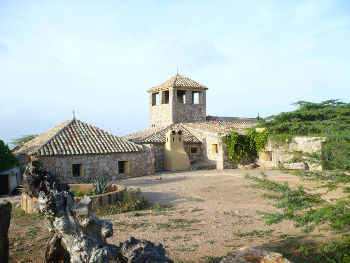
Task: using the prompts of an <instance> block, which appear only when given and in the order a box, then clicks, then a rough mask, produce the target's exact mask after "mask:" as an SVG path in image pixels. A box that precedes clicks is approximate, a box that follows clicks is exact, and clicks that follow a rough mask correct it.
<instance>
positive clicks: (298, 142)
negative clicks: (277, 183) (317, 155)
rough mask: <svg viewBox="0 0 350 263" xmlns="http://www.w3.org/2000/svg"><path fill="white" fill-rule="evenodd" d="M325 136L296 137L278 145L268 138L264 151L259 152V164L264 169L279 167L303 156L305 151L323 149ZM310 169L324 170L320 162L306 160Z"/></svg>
mask: <svg viewBox="0 0 350 263" xmlns="http://www.w3.org/2000/svg"><path fill="white" fill-rule="evenodd" d="M324 140H325V139H324V138H323V137H307V136H298V137H294V138H293V139H292V140H291V141H290V142H289V143H285V144H283V145H278V146H277V145H276V144H274V143H273V142H271V140H268V142H267V145H266V147H265V149H264V151H262V152H260V153H259V158H258V160H257V164H258V165H259V166H260V167H261V168H263V169H273V168H279V167H281V166H283V165H284V164H286V163H289V162H290V160H291V159H292V158H293V157H294V158H302V159H303V157H302V154H303V153H314V152H320V151H321V150H322V145H323V143H324ZM304 162H305V163H306V164H307V166H308V168H309V169H310V170H322V166H321V165H318V164H313V163H310V162H309V161H307V160H305V161H304Z"/></svg>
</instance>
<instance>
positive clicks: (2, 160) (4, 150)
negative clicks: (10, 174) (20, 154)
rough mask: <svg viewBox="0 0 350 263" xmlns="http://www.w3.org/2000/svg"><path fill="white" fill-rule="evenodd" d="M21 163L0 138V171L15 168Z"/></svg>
mask: <svg viewBox="0 0 350 263" xmlns="http://www.w3.org/2000/svg"><path fill="white" fill-rule="evenodd" d="M18 165H19V162H18V160H17V158H16V157H15V156H14V155H13V153H12V152H11V150H10V149H9V147H8V146H7V145H6V144H5V143H4V142H3V141H2V140H0V172H1V171H6V170H8V169H11V168H14V167H16V166H18Z"/></svg>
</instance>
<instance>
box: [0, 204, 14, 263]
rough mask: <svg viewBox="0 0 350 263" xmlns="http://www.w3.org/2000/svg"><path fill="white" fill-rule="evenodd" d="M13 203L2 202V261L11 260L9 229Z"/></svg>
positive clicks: (0, 221)
mask: <svg viewBox="0 0 350 263" xmlns="http://www.w3.org/2000/svg"><path fill="white" fill-rule="evenodd" d="M11 210H12V205H11V203H10V202H9V201H6V200H5V201H2V202H0V262H4V263H7V262H8V260H9V239H8V230H9V227H10V221H11Z"/></svg>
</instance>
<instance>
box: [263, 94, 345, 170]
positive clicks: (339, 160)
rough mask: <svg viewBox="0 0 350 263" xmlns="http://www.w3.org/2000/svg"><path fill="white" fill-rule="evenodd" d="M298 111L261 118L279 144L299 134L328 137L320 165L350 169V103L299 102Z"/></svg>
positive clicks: (335, 101) (334, 101)
mask: <svg viewBox="0 0 350 263" xmlns="http://www.w3.org/2000/svg"><path fill="white" fill-rule="evenodd" d="M294 105H296V106H297V107H298V109H297V110H294V111H291V112H282V113H281V114H279V115H273V116H270V117H267V118H265V119H263V120H260V124H259V125H258V126H257V127H265V128H267V130H268V131H269V134H270V136H269V138H270V139H271V141H272V142H273V143H275V144H276V146H278V145H281V144H284V143H286V142H288V141H290V140H291V138H292V137H294V136H297V135H299V136H300V135H307V136H321V137H325V138H326V143H325V144H324V146H323V148H322V151H323V152H322V155H321V158H320V162H321V163H320V164H321V165H322V166H323V168H324V169H345V170H350V103H344V102H341V101H338V100H328V101H323V102H320V103H312V102H306V101H299V102H297V103H295V104H294Z"/></svg>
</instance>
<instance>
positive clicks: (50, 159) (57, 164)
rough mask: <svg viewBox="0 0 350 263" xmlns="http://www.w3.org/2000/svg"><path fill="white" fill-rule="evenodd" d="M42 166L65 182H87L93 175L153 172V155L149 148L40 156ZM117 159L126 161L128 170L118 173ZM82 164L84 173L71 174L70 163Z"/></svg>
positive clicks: (115, 175)
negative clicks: (76, 175)
mask: <svg viewBox="0 0 350 263" xmlns="http://www.w3.org/2000/svg"><path fill="white" fill-rule="evenodd" d="M40 159H41V160H42V161H43V165H44V167H46V168H48V169H50V170H51V171H55V173H56V176H58V177H59V178H61V179H62V181H63V182H65V183H89V182H91V181H92V180H93V179H94V178H95V177H98V176H104V177H106V178H108V180H115V179H117V178H124V177H128V176H141V175H148V174H152V173H153V171H154V170H153V162H154V156H153V154H152V152H151V151H150V149H149V148H147V150H145V151H143V152H131V153H113V154H91V155H73V156H41V157H40ZM118 161H128V162H129V166H130V172H128V173H123V174H120V173H118ZM73 164H83V169H84V174H83V176H81V177H73V176H72V165H73Z"/></svg>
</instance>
